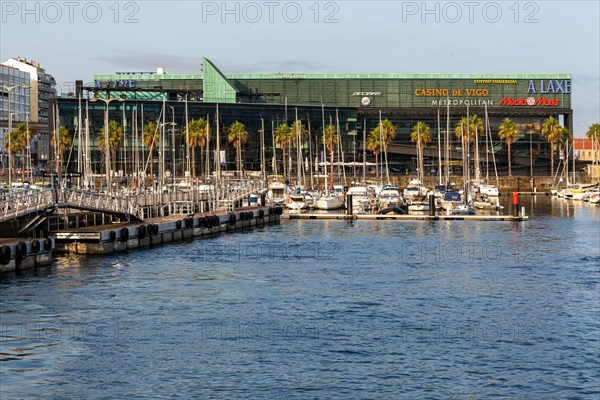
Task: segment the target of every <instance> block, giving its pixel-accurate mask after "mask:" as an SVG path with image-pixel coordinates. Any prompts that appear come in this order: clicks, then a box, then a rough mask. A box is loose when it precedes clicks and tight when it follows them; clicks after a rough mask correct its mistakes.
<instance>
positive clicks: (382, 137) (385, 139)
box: [368, 119, 396, 180]
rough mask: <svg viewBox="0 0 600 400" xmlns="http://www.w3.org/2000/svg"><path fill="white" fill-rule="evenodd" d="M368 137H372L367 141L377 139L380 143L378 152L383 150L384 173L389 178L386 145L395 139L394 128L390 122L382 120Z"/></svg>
mask: <svg viewBox="0 0 600 400" xmlns="http://www.w3.org/2000/svg"><path fill="white" fill-rule="evenodd" d="M369 136H373V139H368V140H375V137H377V138H378V140H379V142H380V147H381V149H380V151H381V150H383V152H384V155H385V171H386V174H387V175H388V178H389V169H388V161H387V160H388V158H387V149H388V145H389V144H390V143H391V142H392V140H394V138H395V137H396V127H395V126H394V124H393V123H392V121H390V120H389V119H384V120H383V121H381V123H379V124H377V127H375V129H373V130H372V131H371V133H369ZM377 168H378V171H377V176H378V177H379V167H377ZM388 180H389V179H388Z"/></svg>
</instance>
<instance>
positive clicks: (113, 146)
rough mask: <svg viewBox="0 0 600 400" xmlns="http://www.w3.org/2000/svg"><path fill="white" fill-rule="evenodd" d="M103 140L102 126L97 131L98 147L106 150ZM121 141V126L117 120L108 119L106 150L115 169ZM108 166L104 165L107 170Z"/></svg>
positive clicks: (103, 150)
mask: <svg viewBox="0 0 600 400" xmlns="http://www.w3.org/2000/svg"><path fill="white" fill-rule="evenodd" d="M104 140H105V133H104V128H102V129H100V131H99V132H98V147H99V148H100V149H101V150H102V152H105V151H106V142H105V141H104ZM121 143H123V127H122V126H121V124H119V123H118V122H117V121H110V122H109V123H108V150H109V152H110V153H111V157H112V169H113V170H116V169H117V150H118V149H119V146H121ZM108 168H109V167H108V166H106V169H107V171H108ZM107 173H108V172H107ZM109 190H110V188H109Z"/></svg>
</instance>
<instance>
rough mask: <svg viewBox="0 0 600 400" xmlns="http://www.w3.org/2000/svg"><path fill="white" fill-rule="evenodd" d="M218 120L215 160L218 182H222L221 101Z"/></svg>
mask: <svg viewBox="0 0 600 400" xmlns="http://www.w3.org/2000/svg"><path fill="white" fill-rule="evenodd" d="M216 122H217V144H216V148H217V155H216V157H215V162H216V168H217V183H221V136H220V132H219V125H221V124H220V123H219V103H217V115H216Z"/></svg>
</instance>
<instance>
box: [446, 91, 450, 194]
mask: <svg viewBox="0 0 600 400" xmlns="http://www.w3.org/2000/svg"><path fill="white" fill-rule="evenodd" d="M445 150H446V151H445V153H446V186H448V184H449V183H450V98H449V97H448V98H447V100H446V148H445Z"/></svg>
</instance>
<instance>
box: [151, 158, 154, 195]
mask: <svg viewBox="0 0 600 400" xmlns="http://www.w3.org/2000/svg"><path fill="white" fill-rule="evenodd" d="M153 164H154V157H152V151H150V180H151V181H152V182H153V183H152V186H154V165H153Z"/></svg>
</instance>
